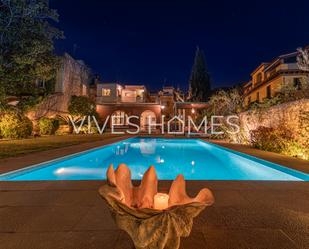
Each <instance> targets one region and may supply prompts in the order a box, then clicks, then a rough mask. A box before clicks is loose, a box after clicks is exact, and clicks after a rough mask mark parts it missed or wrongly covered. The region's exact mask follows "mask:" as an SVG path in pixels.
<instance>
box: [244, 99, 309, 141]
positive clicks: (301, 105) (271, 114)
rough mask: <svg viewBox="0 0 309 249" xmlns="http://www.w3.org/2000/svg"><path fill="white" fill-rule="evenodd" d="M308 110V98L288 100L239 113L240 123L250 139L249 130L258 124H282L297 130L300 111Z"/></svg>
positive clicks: (276, 126) (273, 126)
mask: <svg viewBox="0 0 309 249" xmlns="http://www.w3.org/2000/svg"><path fill="white" fill-rule="evenodd" d="M301 111H305V112H309V99H302V100H297V101H293V102H288V103H284V104H280V105H276V106H272V107H270V108H267V109H263V110H258V111H247V112H243V113H241V114H240V123H241V127H242V128H243V132H244V135H245V137H246V138H247V139H250V131H252V130H256V129H257V128H258V127H259V126H265V127H270V128H278V127H280V126H282V125H285V126H286V127H289V128H291V129H292V130H294V131H295V132H297V130H298V128H299V117H300V112H301Z"/></svg>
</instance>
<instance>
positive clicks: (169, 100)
mask: <svg viewBox="0 0 309 249" xmlns="http://www.w3.org/2000/svg"><path fill="white" fill-rule="evenodd" d="M159 98H160V104H161V106H164V109H162V114H163V115H165V116H166V117H169V116H173V114H174V96H173V95H168V96H164V95H162V96H160V97H159Z"/></svg>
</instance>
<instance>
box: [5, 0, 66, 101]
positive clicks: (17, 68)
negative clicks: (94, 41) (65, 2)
mask: <svg viewBox="0 0 309 249" xmlns="http://www.w3.org/2000/svg"><path fill="white" fill-rule="evenodd" d="M48 2H49V1H48V0H32V1H30V0H0V13H1V15H0V82H1V84H3V85H4V88H5V91H6V94H7V95H14V96H23V95H33V94H34V91H35V88H34V85H35V83H36V82H37V81H44V82H49V81H51V80H53V79H54V78H55V73H56V68H57V64H58V63H57V62H58V59H57V57H56V56H55V55H54V53H53V51H54V46H53V42H54V40H55V39H57V38H62V37H63V35H62V32H60V31H59V30H58V29H56V28H55V27H53V26H52V25H51V24H50V21H57V20H58V14H57V12H56V11H55V10H52V9H50V8H49V3H48Z"/></svg>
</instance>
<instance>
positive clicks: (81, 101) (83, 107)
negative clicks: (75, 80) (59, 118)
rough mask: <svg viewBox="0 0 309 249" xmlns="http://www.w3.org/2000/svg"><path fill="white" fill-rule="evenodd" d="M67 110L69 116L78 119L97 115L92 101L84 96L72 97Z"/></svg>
mask: <svg viewBox="0 0 309 249" xmlns="http://www.w3.org/2000/svg"><path fill="white" fill-rule="evenodd" d="M68 110H69V114H70V115H72V116H73V117H74V118H78V119H80V118H82V117H83V116H92V115H93V116H96V114H97V113H96V105H95V103H94V101H92V100H91V99H89V98H88V97H85V96H72V97H71V100H70V104H69V107H68Z"/></svg>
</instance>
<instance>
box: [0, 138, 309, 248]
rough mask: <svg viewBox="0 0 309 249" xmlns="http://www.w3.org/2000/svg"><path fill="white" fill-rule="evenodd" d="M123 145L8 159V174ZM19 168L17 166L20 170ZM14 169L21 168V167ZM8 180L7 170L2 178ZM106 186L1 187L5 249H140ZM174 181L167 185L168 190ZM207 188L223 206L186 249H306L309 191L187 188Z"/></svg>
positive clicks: (216, 185)
mask: <svg viewBox="0 0 309 249" xmlns="http://www.w3.org/2000/svg"><path fill="white" fill-rule="evenodd" d="M118 139H121V138H111V139H108V138H105V139H104V140H101V141H97V142H93V143H84V144H80V145H74V146H69V147H65V148H61V149H54V150H51V151H48V152H46V151H45V152H44V151H43V152H36V153H35V154H28V155H23V156H19V157H16V158H9V159H2V160H1V161H0V165H1V168H2V169H5V171H9V170H13V169H16V168H22V167H25V166H28V165H31V164H34V163H39V162H44V161H47V160H51V159H53V158H56V157H59V156H63V155H66V154H72V153H76V152H79V151H83V150H86V149H90V148H92V147H97V146H100V145H104V144H106V143H111V142H114V141H115V140H118ZM220 145H223V146H228V147H229V148H232V149H235V150H238V151H240V152H245V153H248V154H254V155H255V156H258V157H260V158H263V159H267V160H269V161H272V162H275V163H282V164H283V165H292V166H293V167H294V168H295V169H298V170H300V169H305V170H306V172H307V173H308V168H309V167H308V166H309V163H308V162H306V161H303V160H300V159H294V158H291V157H286V156H283V155H278V154H275V153H270V152H264V151H259V150H255V149H252V148H249V147H246V146H241V145H230V144H229V145H227V144H224V143H222V142H221V143H220ZM16 163H17V164H16ZM13 165H14V166H13ZM2 172H4V170H2ZM104 182H105V181H103V180H102V181H31V182H16V181H13V182H8V181H4V182H0V188H1V204H0V205H1V208H0V220H1V226H0V231H1V236H0V243H1V245H2V246H3V248H6V249H9V248H14V249H16V248H33V246H34V245H35V246H36V247H38V248H74V249H77V248H133V244H132V242H131V240H130V238H129V237H128V235H126V233H124V232H122V231H120V230H118V229H117V227H116V226H115V224H114V222H113V220H112V219H111V216H110V213H109V211H108V209H107V206H106V205H105V203H104V202H103V201H102V199H101V198H100V196H99V194H98V188H99V187H100V186H101V185H103V184H104ZM169 185H170V181H164V180H163V181H160V182H159V188H160V189H161V190H165V189H168V188H169ZM202 187H208V188H210V189H211V191H212V192H213V193H214V195H215V198H216V202H215V204H214V205H213V206H211V207H209V208H207V209H206V211H204V212H203V213H202V214H201V215H200V216H199V217H198V218H197V219H196V220H195V224H194V227H193V231H192V233H191V236H190V237H188V238H185V239H182V243H181V248H216V249H218V248H222V249H223V248H237V249H241V248H280V249H282V248H287V249H292V248H306V245H307V244H308V242H309V241H308V225H309V216H308V213H309V209H308V208H309V202H308V197H309V183H308V182H291V181H283V182H282V181H204V180H203V181H187V189H188V193H189V194H191V195H194V194H196V193H197V191H198V190H199V189H200V188H202Z"/></svg>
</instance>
